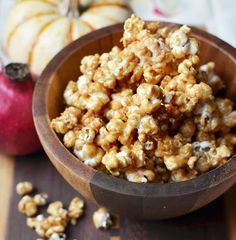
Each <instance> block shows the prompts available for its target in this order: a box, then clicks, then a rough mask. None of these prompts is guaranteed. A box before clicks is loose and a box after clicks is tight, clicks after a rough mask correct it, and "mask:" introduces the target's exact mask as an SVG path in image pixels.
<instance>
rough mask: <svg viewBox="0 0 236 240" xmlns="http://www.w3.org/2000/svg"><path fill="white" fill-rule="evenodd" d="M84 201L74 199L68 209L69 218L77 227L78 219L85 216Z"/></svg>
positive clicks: (77, 198)
mask: <svg viewBox="0 0 236 240" xmlns="http://www.w3.org/2000/svg"><path fill="white" fill-rule="evenodd" d="M83 208H84V201H83V200H82V199H80V198H79V197H75V198H73V199H72V201H71V203H70V205H69V208H68V217H69V218H70V222H71V223H72V224H73V225H75V224H76V223H77V219H78V218H79V217H80V216H81V215H82V214H83Z"/></svg>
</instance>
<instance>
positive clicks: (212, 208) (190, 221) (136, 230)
mask: <svg viewBox="0 0 236 240" xmlns="http://www.w3.org/2000/svg"><path fill="white" fill-rule="evenodd" d="M24 180H28V181H31V182H32V183H33V184H34V185H35V187H36V188H37V191H38V192H42V191H43V192H47V193H48V195H49V201H55V200H61V201H62V202H63V203H64V204H65V206H67V205H68V204H69V202H70V200H71V199H72V198H73V197H75V196H77V195H78V196H80V195H79V194H78V193H77V192H76V191H75V190H73V189H72V188H71V187H70V186H69V185H68V183H67V182H65V180H64V179H63V178H62V177H61V176H60V175H59V173H58V172H57V171H56V170H55V168H54V167H53V166H52V164H51V162H50V161H49V160H48V158H47V156H46V155H45V154H44V153H43V152H39V153H37V154H33V155H30V156H27V157H18V158H16V159H9V158H6V157H4V156H1V157H0V206H1V208H2V214H0V216H1V217H0V240H4V239H5V240H34V239H35V240H36V239H37V235H36V234H35V232H34V231H33V230H31V229H29V228H28V227H27V226H26V223H25V221H26V218H25V216H24V215H22V214H21V213H19V212H18V211H17V203H18V201H19V200H20V197H19V196H18V195H17V194H16V193H15V185H16V183H18V182H19V181H24ZM7 199H9V200H7ZM151 207H152V206H150V208H151ZM96 209H97V206H95V205H94V204H92V203H90V202H88V201H86V209H85V214H84V216H83V217H82V218H81V219H80V220H79V222H78V224H77V225H76V226H71V225H70V226H69V227H68V229H67V233H66V234H67V239H68V240H74V239H77V240H121V239H122V240H236V186H234V187H233V188H232V189H231V190H230V191H228V192H227V193H226V194H225V195H224V196H223V197H221V198H219V199H218V200H216V201H215V202H213V203H211V204H210V205H208V206H206V207H204V208H202V209H201V210H198V211H196V212H194V213H192V214H190V215H187V216H184V217H180V218H176V219H171V220H165V221H152V222H151V221H148V222H145V221H138V220H131V219H127V218H124V217H122V216H120V217H119V218H118V216H117V218H116V219H117V222H116V224H115V226H114V227H113V228H112V229H110V230H109V231H101V230H96V229H95V227H94V225H93V223H92V214H93V212H94V211H95V210H96ZM6 215H7V216H8V220H7V221H6ZM4 223H6V224H4ZM1 228H2V229H1ZM4 233H5V237H4V236H1V234H4Z"/></svg>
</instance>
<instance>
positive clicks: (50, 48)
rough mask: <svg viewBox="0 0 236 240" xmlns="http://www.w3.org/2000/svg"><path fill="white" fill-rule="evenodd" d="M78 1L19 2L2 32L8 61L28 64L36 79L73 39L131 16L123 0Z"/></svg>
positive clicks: (41, 0)
mask: <svg viewBox="0 0 236 240" xmlns="http://www.w3.org/2000/svg"><path fill="white" fill-rule="evenodd" d="M80 1H81V5H80ZM80 1H79V0H21V1H18V3H17V4H16V5H15V6H14V8H13V9H12V10H11V12H10V14H9V16H8V19H7V24H6V28H5V33H4V49H5V50H6V53H7V54H8V55H9V57H10V59H11V60H12V61H16V62H23V63H28V64H30V68H31V72H32V73H33V74H34V75H36V76H37V75H39V74H40V73H41V72H42V70H43V69H44V68H45V66H46V65H47V63H48V62H49V61H50V60H51V59H52V58H53V56H55V54H56V53H58V52H59V51H60V50H61V49H62V48H63V47H65V46H66V45H67V44H69V43H70V42H72V41H73V40H75V39H77V38H79V37H80V36H82V35H84V34H86V33H88V32H90V31H92V30H95V29H98V28H101V27H105V26H107V25H111V24H115V23H118V22H123V21H124V20H125V19H126V18H128V17H129V15H130V10H129V8H128V6H127V5H126V4H125V0H97V1H91V0H90V1H88V0H80ZM79 5H80V8H79ZM81 8H83V11H81V14H80V12H79V9H81Z"/></svg>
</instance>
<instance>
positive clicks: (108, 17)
mask: <svg viewBox="0 0 236 240" xmlns="http://www.w3.org/2000/svg"><path fill="white" fill-rule="evenodd" d="M89 14H92V15H95V16H96V15H97V14H96V12H95V13H94V12H92V11H90V12H89ZM99 17H104V18H107V19H109V20H112V21H113V22H115V23H117V22H120V20H118V19H115V18H113V17H110V16H106V15H104V14H101V12H99Z"/></svg>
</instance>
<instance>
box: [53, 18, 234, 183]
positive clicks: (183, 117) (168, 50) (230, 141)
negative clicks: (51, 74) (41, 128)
mask: <svg viewBox="0 0 236 240" xmlns="http://www.w3.org/2000/svg"><path fill="white" fill-rule="evenodd" d="M121 42H122V44H123V48H119V47H117V46H114V47H113V48H112V49H111V51H110V52H108V53H103V54H101V55H99V54H95V55H90V56H85V57H84V58H83V59H82V60H81V65H80V70H81V72H82V75H81V76H79V78H78V80H77V81H76V82H75V81H69V83H68V85H67V87H66V89H65V91H64V100H65V103H66V108H65V110H64V112H63V113H62V114H61V116H59V117H57V118H55V119H53V120H52V122H51V127H52V128H53V129H54V130H55V132H57V133H58V134H62V135H64V138H63V141H64V145H65V146H66V147H67V148H69V149H71V151H72V152H73V153H74V154H75V155H76V156H77V157H78V161H79V160H80V161H82V162H84V163H85V164H87V165H89V166H91V167H93V168H96V169H98V170H102V171H104V172H105V173H107V174H111V175H113V176H116V177H122V178H124V177H125V178H126V179H127V180H128V181H132V182H138V183H147V182H162V183H165V182H170V181H176V182H179V181H185V180H188V179H192V178H195V177H197V176H199V175H200V174H202V173H204V172H206V171H209V170H211V169H213V168H216V167H218V166H220V165H222V164H224V163H225V161H227V160H228V159H229V158H230V156H232V154H233V152H234V147H235V145H236V134H234V133H231V132H230V131H231V129H232V128H234V127H235V126H236V111H234V110H233V102H232V101H231V100H229V99H227V98H222V96H221V97H218V95H217V94H218V92H219V91H220V90H221V89H223V88H224V87H225V85H224V83H223V81H222V79H221V78H220V77H219V76H218V75H217V74H216V73H215V70H214V68H215V64H214V63H213V62H209V63H204V64H203V65H200V54H199V45H198V42H197V40H196V39H194V38H193V37H191V28H189V27H187V26H182V27H180V28H179V29H172V28H169V27H168V26H166V27H162V26H161V24H159V23H158V22H151V23H150V22H149V23H145V22H144V21H142V20H141V19H139V18H138V17H136V16H135V15H132V16H131V17H130V18H129V19H128V20H127V21H126V22H125V24H124V33H123V38H122V39H121Z"/></svg>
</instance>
